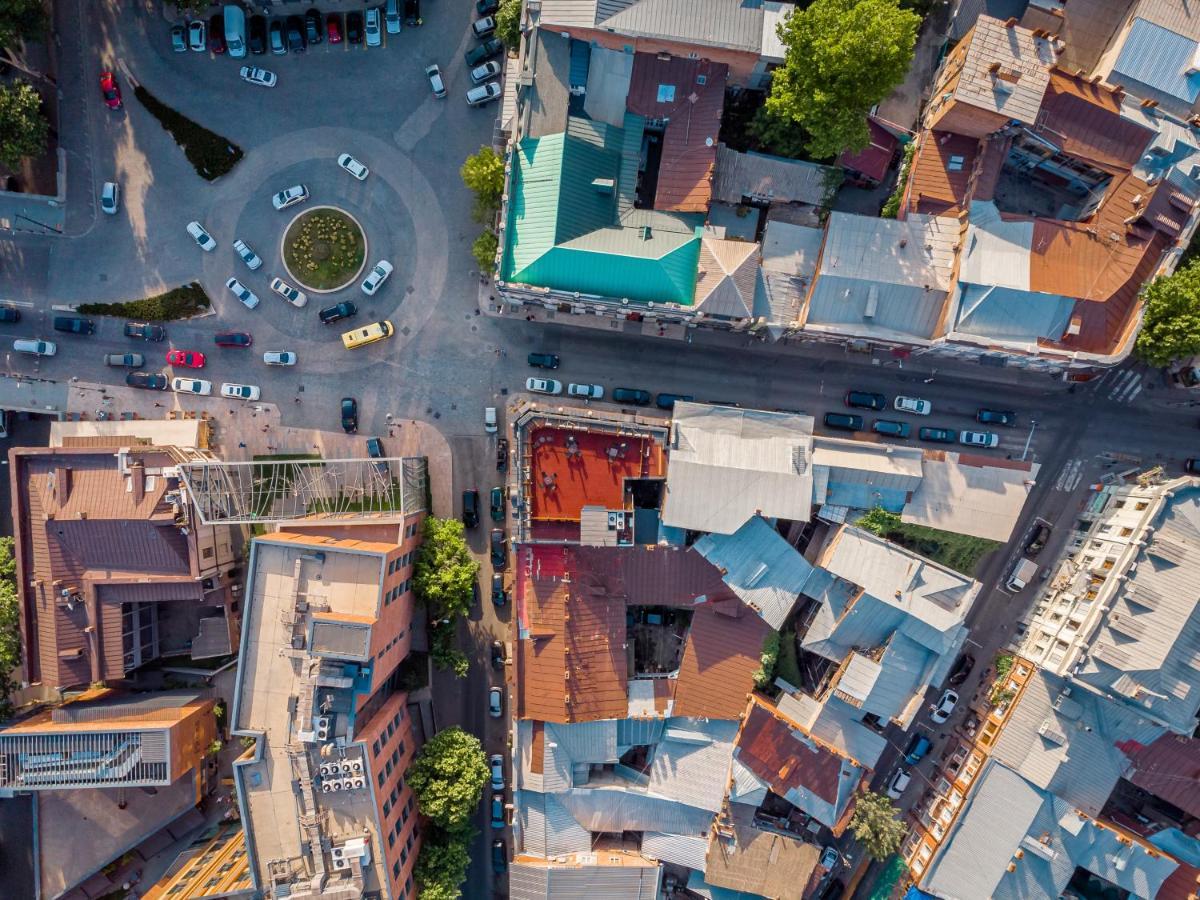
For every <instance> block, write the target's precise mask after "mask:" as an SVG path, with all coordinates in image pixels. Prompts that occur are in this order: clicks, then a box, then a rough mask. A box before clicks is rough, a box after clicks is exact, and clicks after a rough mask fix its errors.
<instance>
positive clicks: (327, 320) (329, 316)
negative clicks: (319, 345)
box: [317, 300, 358, 325]
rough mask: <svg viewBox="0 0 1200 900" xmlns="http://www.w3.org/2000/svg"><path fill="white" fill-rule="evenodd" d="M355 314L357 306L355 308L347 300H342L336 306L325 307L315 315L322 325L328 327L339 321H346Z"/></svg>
mask: <svg viewBox="0 0 1200 900" xmlns="http://www.w3.org/2000/svg"><path fill="white" fill-rule="evenodd" d="M357 312H358V307H357V306H355V305H354V304H353V303H351V302H350V301H349V300H343V301H342V302H341V303H339V304H337V306H327V307H325V308H324V309H323V310H321V311H320V312H319V313H317V315H318V316H319V317H320V319H321V323H322V324H324V325H329V324H331V323H333V322H336V321H338V320H339V319H348V318H350V317H351V316H352V315H354V314H355V313H357Z"/></svg>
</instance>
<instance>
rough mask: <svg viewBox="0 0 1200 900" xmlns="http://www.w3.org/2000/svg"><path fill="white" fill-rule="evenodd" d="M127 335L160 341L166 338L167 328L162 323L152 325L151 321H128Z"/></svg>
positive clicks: (126, 325) (126, 324)
mask: <svg viewBox="0 0 1200 900" xmlns="http://www.w3.org/2000/svg"><path fill="white" fill-rule="evenodd" d="M125 337H131V338H141V339H142V340H143V341H154V342H155V343H158V342H159V341H162V340H165V339H166V337H167V329H165V328H163V327H162V326H161V325H151V324H150V323H149V322H126V323H125Z"/></svg>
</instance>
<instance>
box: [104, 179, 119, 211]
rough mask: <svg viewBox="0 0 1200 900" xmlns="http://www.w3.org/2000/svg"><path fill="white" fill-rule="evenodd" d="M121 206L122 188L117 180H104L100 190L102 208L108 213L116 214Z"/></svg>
mask: <svg viewBox="0 0 1200 900" xmlns="http://www.w3.org/2000/svg"><path fill="white" fill-rule="evenodd" d="M120 206H121V188H120V187H119V186H118V185H117V183H116V182H115V181H106V182H104V188H103V189H102V190H101V191H100V209H101V211H102V212H104V213H105V214H106V215H110V216H115V215H116V214H117V209H118V208H120Z"/></svg>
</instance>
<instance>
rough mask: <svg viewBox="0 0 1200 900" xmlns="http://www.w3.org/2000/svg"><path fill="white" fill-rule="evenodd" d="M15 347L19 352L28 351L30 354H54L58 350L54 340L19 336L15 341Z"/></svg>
mask: <svg viewBox="0 0 1200 900" xmlns="http://www.w3.org/2000/svg"><path fill="white" fill-rule="evenodd" d="M12 347H13V349H14V350H15V351H17V352H18V353H28V354H29V355H30V356H53V355H54V354H55V353H57V352H58V345H57V344H56V343H54V341H34V340H30V339H29V338H18V339H17V340H15V341H13V345H12Z"/></svg>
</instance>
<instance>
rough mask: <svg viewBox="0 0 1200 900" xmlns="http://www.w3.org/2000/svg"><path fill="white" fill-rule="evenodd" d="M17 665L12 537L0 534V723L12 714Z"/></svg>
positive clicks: (17, 612)
mask: <svg viewBox="0 0 1200 900" xmlns="http://www.w3.org/2000/svg"><path fill="white" fill-rule="evenodd" d="M20 665H21V601H20V598H19V596H18V594H17V561H16V559H15V558H14V557H13V539H12V538H11V537H0V722H3V721H4V720H5V719H7V718H8V717H9V716H11V715H12V713H13V706H12V700H11V696H12V693H13V691H15V690H16V689H17V682H16V681H14V680H13V678H12V673H13V672H15V671H17V669H18V667H19V666H20Z"/></svg>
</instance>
